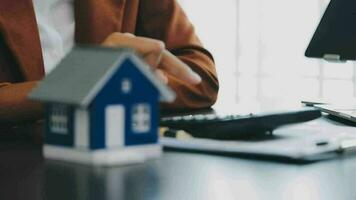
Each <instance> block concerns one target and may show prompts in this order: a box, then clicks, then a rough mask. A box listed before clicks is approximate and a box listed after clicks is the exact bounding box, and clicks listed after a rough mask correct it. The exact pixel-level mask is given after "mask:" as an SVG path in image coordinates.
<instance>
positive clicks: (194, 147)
mask: <svg viewBox="0 0 356 200" xmlns="http://www.w3.org/2000/svg"><path fill="white" fill-rule="evenodd" d="M160 142H161V144H162V145H163V146H164V147H165V148H167V149H170V150H184V151H192V152H206V153H214V154H228V155H236V156H238V155H253V156H254V158H258V156H260V157H261V158H273V159H276V158H277V159H283V160H285V159H288V160H294V161H318V160H324V159H330V158H334V157H337V156H340V155H344V154H345V153H350V152H356V151H354V150H355V149H356V127H348V126H338V125H334V124H331V123H328V122H326V121H325V119H318V120H314V121H311V122H307V123H302V124H298V125H291V126H286V127H283V128H280V129H277V130H275V131H274V133H273V137H270V138H269V139H268V138H267V139H264V140H256V141H241V140H240V141H226V140H225V141H224V140H212V139H198V138H190V137H184V138H174V137H162V138H161V139H160Z"/></svg>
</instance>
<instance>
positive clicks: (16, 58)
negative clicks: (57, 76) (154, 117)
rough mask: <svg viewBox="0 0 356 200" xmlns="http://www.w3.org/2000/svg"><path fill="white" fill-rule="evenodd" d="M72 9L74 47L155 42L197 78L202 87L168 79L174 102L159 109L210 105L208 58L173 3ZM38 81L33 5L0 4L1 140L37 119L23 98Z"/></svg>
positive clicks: (37, 109)
mask: <svg viewBox="0 0 356 200" xmlns="http://www.w3.org/2000/svg"><path fill="white" fill-rule="evenodd" d="M74 4H75V5H74V7H75V21H76V28H75V40H76V43H79V44H88V43H89V44H100V43H101V42H102V41H103V40H104V39H105V38H106V37H107V36H108V35H109V34H110V33H113V32H129V33H133V34H135V35H139V36H145V37H150V38H155V39H159V40H162V41H164V42H165V44H166V46H167V48H168V49H169V50H170V51H171V52H172V53H174V54H175V55H176V56H178V57H179V58H180V59H181V60H182V61H184V62H185V63H187V64H188V65H189V66H190V67H191V68H192V69H193V70H194V71H196V72H198V73H199V74H200V75H201V76H202V78H203V82H202V83H201V84H199V85H196V86H188V85H186V84H185V83H183V82H181V81H179V80H177V79H175V78H174V77H169V85H170V87H172V88H173V89H174V90H175V91H176V93H177V95H178V98H177V100H176V101H175V102H174V103H173V104H171V105H164V107H171V108H172V107H173V108H200V107H208V106H210V105H212V104H213V103H214V102H215V100H216V96H217V92H218V80H217V76H216V71H215V66H214V63H213V58H212V56H211V54H210V53H209V52H208V51H207V50H205V49H204V48H203V47H202V45H201V43H200V41H199V39H198V37H197V36H196V35H195V33H194V28H193V26H192V25H191V24H190V22H189V21H188V19H187V17H186V16H185V14H184V12H183V11H182V9H181V8H180V6H179V5H178V4H177V2H176V1H175V0H75V3H74ZM43 76H44V66H43V59H42V55H41V45H40V39H39V33H38V29H37V24H36V19H35V14H34V10H33V5H32V1H31V0H12V1H10V0H9V1H8V0H6V1H0V135H1V128H3V127H4V126H6V127H9V125H10V124H11V126H13V125H18V124H21V123H28V122H34V121H37V120H39V119H41V118H42V106H41V104H39V103H36V102H31V101H29V100H27V98H26V97H27V94H28V93H29V91H30V90H31V89H32V88H33V87H34V86H35V85H36V83H37V81H38V80H40V79H42V78H43ZM54 92H55V91H54Z"/></svg>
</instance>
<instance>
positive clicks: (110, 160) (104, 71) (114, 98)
mask: <svg viewBox="0 0 356 200" xmlns="http://www.w3.org/2000/svg"><path fill="white" fill-rule="evenodd" d="M30 98H31V99H34V100H39V101H42V102H44V103H45V107H46V116H45V117H46V135H45V145H44V156H45V157H47V158H52V159H57V160H67V161H74V162H81V163H90V164H96V165H112V164H123V163H132V162H140V161H143V160H145V159H148V158H152V157H157V156H159V155H160V153H161V148H160V146H159V145H158V106H159V101H166V102H170V101H173V100H174V98H175V95H174V93H173V92H172V91H171V90H170V89H169V88H168V87H167V86H166V85H165V84H163V83H161V82H160V81H158V80H157V79H156V78H155V77H154V75H153V74H152V73H151V71H150V69H149V67H148V66H147V65H146V64H145V63H144V62H142V61H141V59H140V58H139V57H137V56H136V55H135V54H134V53H133V52H132V51H131V50H128V49H112V48H103V47H76V48H74V49H73V50H72V51H71V52H70V53H69V54H68V55H67V56H66V57H65V58H64V59H63V60H62V61H61V62H60V63H59V65H58V66H57V67H56V68H55V70H53V71H52V72H51V73H50V74H48V75H47V76H46V78H45V79H44V80H43V81H42V82H41V83H40V84H39V85H38V87H37V88H35V89H34V90H33V91H32V93H31V94H30Z"/></svg>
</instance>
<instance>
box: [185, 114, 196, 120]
mask: <svg viewBox="0 0 356 200" xmlns="http://www.w3.org/2000/svg"><path fill="white" fill-rule="evenodd" d="M192 119H194V117H193V115H187V116H184V117H183V120H185V121H190V120H192Z"/></svg>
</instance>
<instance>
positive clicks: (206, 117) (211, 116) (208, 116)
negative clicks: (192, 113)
mask: <svg viewBox="0 0 356 200" xmlns="http://www.w3.org/2000/svg"><path fill="white" fill-rule="evenodd" d="M216 118H217V116H216V115H214V114H209V115H205V119H206V120H214V119H216Z"/></svg>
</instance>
